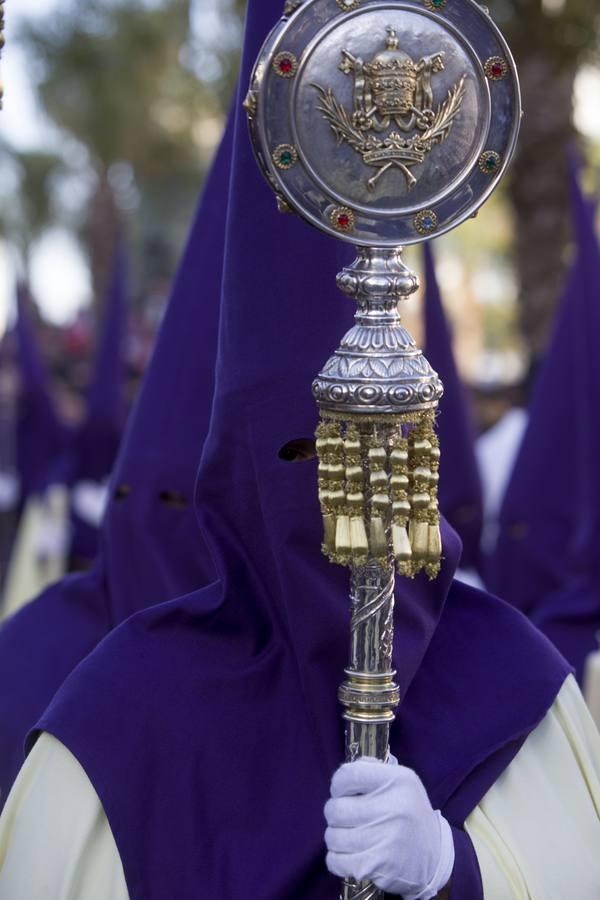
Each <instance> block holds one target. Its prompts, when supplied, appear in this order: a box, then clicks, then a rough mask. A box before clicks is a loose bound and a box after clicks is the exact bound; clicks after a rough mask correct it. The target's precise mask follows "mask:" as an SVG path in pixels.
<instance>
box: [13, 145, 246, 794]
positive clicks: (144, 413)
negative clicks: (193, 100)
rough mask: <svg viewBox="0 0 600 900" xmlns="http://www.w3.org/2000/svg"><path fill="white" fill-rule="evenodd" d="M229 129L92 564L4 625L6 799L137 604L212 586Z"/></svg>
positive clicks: (128, 439)
mask: <svg viewBox="0 0 600 900" xmlns="http://www.w3.org/2000/svg"><path fill="white" fill-rule="evenodd" d="M230 156H231V131H230V130H229V131H228V132H227V134H226V136H225V139H224V141H223V144H222V146H221V149H220V151H219V154H218V157H217V160H216V162H215V164H214V166H213V169H212V172H211V174H210V176H209V179H208V183H207V187H206V190H205V194H204V198H203V201H202V203H201V205H200V207H199V210H198V213H197V215H196V219H195V222H194V226H193V228H192V232H191V235H190V238H189V241H188V246H187V249H186V252H185V255H184V258H183V261H182V264H181V266H180V269H179V272H178V275H177V278H176V281H175V284H174V287H173V293H172V297H171V300H170V303H169V306H168V309H167V313H166V316H165V319H164V322H163V324H162V327H161V331H160V335H159V338H158V342H157V345H156V349H155V351H154V355H153V358H152V362H151V364H150V367H149V369H148V372H147V374H146V377H145V380H144V384H143V387H142V390H141V393H140V396H139V398H138V401H137V404H136V407H135V409H134V412H133V413H132V415H131V417H130V419H129V423H128V427H127V431H126V435H125V438H124V440H123V444H122V446H121V451H120V454H119V458H118V461H117V465H116V468H115V471H114V474H113V478H112V482H111V500H110V503H109V506H108V510H107V515H106V517H105V521H104V524H103V527H102V529H101V534H100V544H101V546H100V553H99V556H98V559H97V561H96V564H95V566H94V568H93V569H92V570H91V571H90V572H88V573H86V574H84V575H76V576H70V577H68V578H66V579H65V580H63V581H61V582H59V583H58V584H56V585H54V586H53V587H51V588H49V589H48V590H47V591H45V592H44V593H43V594H42V595H41V596H40V597H39V598H37V599H36V600H35V601H33V602H32V603H30V604H29V605H28V606H26V607H25V608H24V609H23V610H21V612H19V613H18V614H17V615H16V616H14V617H13V618H12V619H10V620H9V621H8V622H7V623H5V625H3V627H2V629H1V630H0V721H1V722H2V727H1V728H0V802H2V803H3V802H4V800H5V799H6V796H7V793H8V791H9V790H10V787H11V785H12V782H13V780H14V778H15V776H16V774H17V772H18V770H19V768H20V766H21V764H22V761H23V743H24V740H25V736H26V734H27V732H28V730H29V729H30V728H31V727H32V725H33V724H35V722H36V720H37V719H38V717H39V716H40V715H41V713H42V712H43V710H44V709H45V707H46V706H47V704H48V703H49V702H50V700H51V698H52V696H53V694H54V693H55V691H56V690H57V689H58V688H59V687H60V685H61V684H62V682H63V680H64V679H65V678H66V677H67V675H69V673H70V672H71V671H72V670H73V668H74V667H75V666H76V665H77V664H78V663H79V662H80V661H81V660H82V659H83V658H84V657H85V656H86V655H87V654H88V653H89V652H90V651H91V650H92V649H93V648H94V647H95V646H96V645H97V643H98V642H99V641H100V640H101V639H102V638H103V637H104V636H105V635H106V634H107V633H108V632H109V631H110V630H111V629H112V628H114V627H115V625H117V624H118V623H120V622H122V621H123V620H124V619H126V618H127V617H128V616H130V615H131V614H132V613H134V612H137V611H138V610H141V609H144V608H145V607H147V606H149V605H151V604H153V603H157V602H159V601H163V600H164V599H165V597H170V596H177V595H178V594H181V593H185V592H187V591H191V590H193V589H195V588H197V587H198V586H200V585H204V584H207V583H209V581H210V580H211V579H212V577H213V571H214V570H213V566H212V563H211V561H210V557H209V555H208V553H207V550H206V548H205V544H204V542H203V540H202V537H201V534H200V531H199V529H198V526H197V522H196V515H195V512H194V506H193V502H192V500H193V491H194V480H195V476H196V471H197V467H198V456H199V454H200V451H201V449H202V444H203V442H204V439H205V437H206V432H207V429H208V421H209V417H210V408H211V401H212V392H213V383H214V364H215V355H216V345H217V328H218V316H219V295H220V290H221V273H222V262H223V249H222V248H223V235H224V229H225V208H224V205H223V186H224V185H225V184H226V183H227V179H228V168H229V161H230Z"/></svg>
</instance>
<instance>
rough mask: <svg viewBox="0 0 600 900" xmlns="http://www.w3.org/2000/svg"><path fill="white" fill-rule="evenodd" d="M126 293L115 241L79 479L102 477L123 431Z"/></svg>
mask: <svg viewBox="0 0 600 900" xmlns="http://www.w3.org/2000/svg"><path fill="white" fill-rule="evenodd" d="M127 292H128V260H127V252H126V248H125V244H124V241H123V240H122V239H121V238H118V239H117V243H116V247H115V254H114V259H113V266H112V272H111V277H110V283H109V287H108V293H107V297H106V303H105V307H104V322H103V327H102V331H101V334H100V340H99V343H98V347H97V351H96V359H95V362H94V367H93V371H92V377H91V380H90V384H89V388H88V392H87V409H86V418H85V422H84V425H83V429H84V431H86V432H87V438H86V442H85V443H86V447H85V448H82V449H84V450H85V458H84V459H82V462H81V472H80V477H85V478H91V479H93V480H95V481H99V480H101V479H103V478H105V477H106V476H107V475H108V474H109V472H110V470H111V469H112V465H113V463H114V460H115V457H116V454H117V450H118V447H119V440H120V438H121V433H122V429H123V420H124V415H125V398H124V386H125V385H124V382H125V341H126V337H127Z"/></svg>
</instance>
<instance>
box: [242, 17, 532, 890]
mask: <svg viewBox="0 0 600 900" xmlns="http://www.w3.org/2000/svg"><path fill="white" fill-rule="evenodd" d="M245 105H246V109H247V112H248V118H249V122H250V132H251V137H252V142H253V146H254V150H255V153H256V157H257V160H258V163H259V165H260V167H261V169H262V171H263V174H264V175H265V177H266V178H267V180H268V182H269V184H270V185H271V187H272V188H273V190H274V191H275V193H276V195H277V203H278V206H279V209H280V210H281V211H282V212H293V213H296V214H298V215H300V216H301V217H302V218H304V219H305V220H306V221H307V222H309V223H310V224H312V225H315V226H317V227H318V228H320V229H322V230H323V231H326V232H327V233H329V234H332V235H335V236H336V237H339V238H341V239H342V240H344V241H350V242H352V243H353V244H355V245H356V246H357V248H358V256H357V258H356V260H355V262H354V263H353V264H352V265H351V266H349V267H348V268H346V269H344V270H343V271H342V272H341V273H340V274H339V275H338V279H337V283H338V287H339V288H340V290H341V291H343V293H345V294H347V295H349V296H350V297H353V298H354V300H355V301H356V303H357V312H356V321H355V324H354V326H353V327H352V328H351V330H350V331H349V332H348V334H346V335H345V337H344V338H343V340H342V343H341V346H340V347H339V349H338V350H337V351H336V352H335V353H334V355H333V356H332V357H331V359H330V360H329V361H328V362H327V363H326V364H325V366H324V368H323V369H322V371H321V372H320V374H319V375H318V377H317V378H316V380H315V382H314V384H313V394H314V397H315V399H316V401H317V403H318V406H319V410H320V413H321V423H320V425H319V428H318V431H317V451H318V455H319V498H320V502H321V509H322V512H323V523H324V540H323V551H324V553H326V555H327V556H328V557H329V558H330V559H331V560H332V561H333V562H336V563H340V564H342V565H348V566H349V567H350V569H351V604H352V625H351V641H350V662H349V665H348V668H347V669H346V679H345V681H344V683H343V684H342V686H341V688H340V691H339V697H340V701H341V703H342V705H343V707H344V718H345V720H346V759H347V760H349V761H351V760H354V759H357V758H358V757H360V756H373V757H376V758H377V759H381V760H383V761H385V760H386V759H387V758H388V755H389V730H390V725H391V724H392V722H393V720H394V710H395V709H396V707H397V706H398V703H399V702H400V695H399V690H398V686H397V685H396V684H395V682H394V674H395V673H394V671H393V669H392V644H393V612H394V587H395V579H396V574H397V573H398V574H399V575H400V576H401V577H406V578H414V577H416V576H418V577H423V575H422V574H420V573H423V572H424V573H425V574H426V575H427V576H429V577H430V578H435V577H436V575H437V573H438V571H439V567H440V558H441V553H442V547H441V540H440V528H439V518H440V517H439V510H438V504H437V483H438V469H439V457H440V450H439V445H438V441H437V437H436V435H435V431H434V418H435V411H436V409H437V406H438V402H439V400H440V398H441V396H442V393H443V388H442V384H441V382H440V380H439V378H438V376H437V374H436V373H435V372H434V371H433V369H432V368H431V366H430V365H429V363H428V362H427V360H426V359H425V357H424V356H423V354H422V352H421V351H420V350H419V349H418V348H417V346H416V345H415V342H414V340H413V339H412V337H411V336H410V334H409V333H408V332H407V331H406V329H405V328H403V326H402V324H401V321H400V314H399V312H398V306H399V301H401V300H404V299H406V298H408V297H409V296H410V295H411V294H413V293H414V292H415V291H416V290H417V288H418V279H417V277H416V275H414V274H413V273H412V272H410V271H409V269H408V268H407V267H406V266H405V264H404V262H403V261H402V248H403V247H404V246H405V245H407V244H415V243H418V242H421V241H425V240H427V239H429V238H431V237H434V236H436V235H439V234H443V233H444V232H446V231H449V230H450V229H451V228H454V227H456V226H457V225H459V224H460V223H461V222H463V221H464V220H465V219H467V218H468V217H470V216H473V215H475V213H476V211H477V209H478V208H479V207H480V206H481V204H482V203H483V202H484V201H485V200H486V199H487V197H488V196H489V195H490V194H491V193H492V191H493V190H494V188H495V187H496V185H497V184H498V182H499V180H500V178H501V177H502V175H503V174H504V172H505V171H506V168H507V166H508V164H509V162H510V158H511V156H512V154H513V151H514V147H515V143H516V139H517V134H518V130H519V121H520V115H521V105H520V96H519V84H518V79H517V73H516V70H515V65H514V62H513V59H512V57H511V54H510V51H509V49H508V47H507V45H506V43H505V41H504V39H503V37H502V35H501V34H500V32H499V31H498V29H497V28H496V27H495V25H494V24H493V22H492V21H491V19H490V17H489V14H488V12H487V10H485V9H484V8H483V7H481V6H479V5H478V4H477V3H475V2H474V0H288V2H287V3H286V5H285V9H284V15H283V18H282V19H281V20H280V22H279V23H278V24H277V25H276V26H275V28H274V29H273V31H272V32H271V34H270V35H269V36H268V38H267V40H266V42H265V44H264V46H263V48H262V50H261V52H260V55H259V58H258V61H257V63H256V66H255V68H254V71H253V74H252V79H251V84H250V90H249V93H248V97H247V99H246V104H245ZM342 897H343V898H344V900H350V898H352V900H359V898H360V900H367V898H369V900H382V898H383V892H382V891H380V890H378V889H377V888H376V887H375V886H374V885H373V884H370V883H368V882H363V883H358V882H355V881H352V880H348V881H345V882H344V884H343V892H342Z"/></svg>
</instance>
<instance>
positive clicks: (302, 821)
mask: <svg viewBox="0 0 600 900" xmlns="http://www.w3.org/2000/svg"><path fill="white" fill-rule="evenodd" d="M279 11H280V3H279V0H250V3H249V7H248V20H247V26H246V42H245V52H244V59H243V73H244V74H243V77H242V85H244V84H245V83H247V78H248V73H249V69H250V66H251V65H252V62H253V61H254V58H255V56H256V54H257V52H258V49H259V46H260V43H261V41H262V40H263V38H264V37H265V34H266V31H267V29H268V27H269V26H270V25H272V24H273V20H274V18H275V16H276V15H277V14H278V12H279ZM243 96H244V90H243V89H242V91H241V93H240V96H239V97H238V105H237V111H236V134H235V142H234V152H233V158H232V165H231V173H232V177H231V182H230V186H229V203H228V216H227V223H228V224H227V237H226V253H225V267H224V278H223V292H222V299H221V321H220V330H219V350H218V359H217V367H216V388H215V398H214V404H213V415H212V419H211V424H210V431H209V435H208V438H207V441H206V443H205V445H204V450H203V453H202V459H201V464H200V470H199V476H198V482H197V497H196V499H197V508H198V514H199V518H200V523H201V527H202V531H203V534H204V537H205V540H206V542H207V544H208V546H209V549H210V552H211V556H212V558H213V561H214V564H215V567H216V571H217V576H218V579H219V580H218V581H215V582H214V583H213V584H212V585H211V586H209V587H207V588H204V589H203V590H200V591H197V592H193V593H190V594H189V595H187V596H185V597H183V598H180V599H177V600H173V601H170V602H167V603H165V604H163V605H159V606H156V607H154V608H153V609H151V610H146V611H143V612H141V613H139V614H138V615H136V616H134V617H132V618H131V619H130V620H129V621H128V622H126V623H125V624H123V625H122V626H121V627H119V628H118V629H116V630H115V631H114V632H113V633H112V634H111V635H110V636H109V637H108V638H107V639H106V640H105V641H104V642H103V643H102V645H101V646H100V647H98V648H97V650H96V651H95V652H94V653H92V654H91V655H90V656H89V657H88V658H87V659H86V660H85V661H84V662H83V663H82V665H81V666H80V667H78V669H77V670H76V672H74V673H73V675H72V676H71V677H70V678H69V679H68V680H67V682H66V683H65V685H64V686H63V688H62V689H61V691H60V692H59V693H58V694H57V695H56V697H55V698H54V700H53V702H52V704H51V706H50V707H49V709H48V711H47V712H46V713H45V714H44V716H43V717H42V719H41V721H40V723H39V725H38V727H39V728H40V729H43V730H47V731H49V732H51V733H52V734H54V735H56V736H57V737H58V738H59V739H60V740H61V741H63V742H64V743H65V745H66V746H67V747H68V748H69V749H70V750H71V752H72V753H73V754H74V755H75V756H76V757H77V759H78V760H79V761H80V762H81V764H82V765H83V767H84V768H85V770H86V772H87V774H88V776H89V777H90V779H91V781H92V783H93V785H94V787H95V789H96V790H97V792H98V794H99V797H100V799H101V801H102V804H103V805H104V808H105V810H106V813H107V815H108V819H109V822H110V826H111V828H112V832H113V834H114V836H115V839H116V842H117V846H118V849H119V852H120V855H121V858H122V860H123V864H124V870H125V875H126V879H127V884H128V888H129V893H130V897H131V900H165V898H166V897H181V898H186V900H192V898H196V897H197V898H204V897H218V898H222V900H242V898H247V897H260V898H261V900H284V898H286V900H287V898H289V900H292V898H298V897H310V898H311V900H330V898H331V897H334V896H336V890H337V888H338V885H337V881H336V879H335V878H333V877H332V876H330V875H329V874H328V873H327V870H326V868H325V864H324V857H325V851H324V843H323V833H324V819H323V805H324V803H325V800H326V799H327V796H328V792H329V780H330V777H331V774H332V773H333V771H334V770H335V768H336V767H337V765H338V764H339V763H340V761H341V760H342V758H343V725H342V720H341V715H340V710H339V708H338V704H337V699H336V693H337V686H338V684H339V682H340V680H341V679H342V677H343V669H344V666H345V664H346V662H347V658H348V643H349V619H350V611H349V601H348V582H349V577H348V572H347V570H345V569H343V568H341V567H338V566H333V565H331V564H330V563H328V562H327V561H326V560H325V559H324V558H323V556H322V554H321V552H320V538H321V517H320V512H319V504H318V499H317V488H316V480H317V474H316V463H315V461H314V460H312V461H308V462H287V461H284V460H282V459H281V458H280V456H279V451H280V449H281V448H282V446H284V445H285V444H286V443H287V442H288V441H290V440H291V439H295V438H299V437H310V436H311V435H312V434H313V433H314V428H315V425H316V418H317V416H316V410H315V406H314V403H313V400H312V398H311V391H310V385H311V380H312V378H313V376H314V375H315V373H316V372H317V371H318V370H319V367H320V366H321V365H322V364H323V362H324V361H325V359H326V358H327V356H328V355H330V353H331V352H332V350H333V349H334V348H335V347H336V346H337V344H338V343H339V340H340V338H341V336H342V334H343V331H344V329H345V328H347V327H348V326H349V325H350V322H351V314H352V310H351V309H350V308H349V304H348V302H347V300H344V299H343V298H341V297H340V296H338V295H336V290H335V274H336V272H337V271H338V269H339V267H340V262H341V260H340V259H338V258H337V257H338V256H339V254H340V249H339V247H338V246H337V242H335V241H332V240H331V239H330V238H327V237H325V236H323V235H320V234H319V233H318V232H316V231H312V230H311V229H310V228H308V227H307V226H306V225H305V224H303V223H302V222H300V221H299V220H297V219H295V218H294V217H292V216H288V217H280V216H279V215H278V214H277V213H276V211H275V204H274V199H273V196H272V194H271V191H270V189H269V188H268V186H267V185H266V184H264V183H263V181H262V180H261V178H260V176H259V174H258V172H257V169H256V164H255V162H254V159H253V157H252V153H251V149H250V146H249V142H248V136H247V128H246V122H245V114H244V112H243V110H242V106H241V100H242V99H243ZM226 202H227V197H226V195H225V194H223V203H226ZM344 256H345V254H344ZM443 538H444V556H445V560H444V564H443V571H442V574H441V576H440V577H439V578H438V579H437V580H436V581H434V582H431V583H430V582H429V581H428V580H427V579H426V578H424V577H418V578H417V579H415V581H414V582H411V581H408V580H402V579H399V581H398V585H397V590H396V597H397V609H396V616H395V626H396V643H395V648H396V649H395V663H396V667H397V670H398V680H399V683H400V686H401V690H402V696H403V704H402V707H401V710H400V713H399V717H398V721H397V723H396V725H395V727H394V729H393V737H392V748H393V752H394V753H395V754H396V755H397V756H398V758H399V759H400V760H401V761H402V762H404V763H407V764H408V765H411V766H413V767H414V768H415V769H416V770H417V772H419V774H420V775H421V777H422V778H423V780H424V783H425V785H426V786H427V789H428V791H429V794H430V797H431V799H432V801H433V802H434V804H436V805H441V806H442V808H443V809H444V811H445V813H446V815H447V816H448V817H449V819H450V821H451V822H452V823H453V825H455V826H456V827H457V830H456V846H457V863H456V866H455V870H454V875H453V897H454V898H460V900H471V898H473V900H475V898H477V900H481V896H482V893H481V883H480V878H479V873H478V867H477V863H476V860H475V856H474V851H473V848H472V846H471V844H470V842H469V840H468V838H467V836H466V834H465V832H464V831H461V830H460V829H461V826H462V824H463V822H464V819H465V816H466V815H467V814H468V813H469V811H470V810H471V809H472V808H473V807H474V806H475V805H476V803H477V802H478V801H479V799H480V798H481V797H482V795H483V794H484V793H485V792H486V790H487V789H488V788H489V786H490V785H491V784H493V782H494V781H495V780H496V778H497V777H498V775H499V774H500V772H502V771H503V770H504V769H505V767H506V766H507V765H508V763H509V762H510V760H511V759H512V757H513V756H514V754H515V753H516V751H517V750H518V748H519V746H520V745H521V743H522V741H523V740H524V739H525V737H526V736H527V734H528V733H529V732H530V731H531V730H532V729H533V728H534V727H535V726H536V725H537V723H538V722H539V721H540V720H541V719H542V718H543V716H544V715H545V714H546V712H547V710H548V709H549V707H550V706H551V704H552V702H553V700H554V698H555V696H556V694H557V692H558V690H559V689H560V686H561V684H562V682H563V680H564V678H565V677H566V674H567V671H568V670H567V667H566V664H565V663H564V662H563V661H562V659H561V658H560V657H559V656H558V654H557V653H556V651H555V650H554V649H553V648H552V647H551V645H550V644H549V642H547V641H546V640H545V639H544V638H543V637H542V636H541V635H539V634H538V633H537V632H536V631H535V630H534V629H533V628H532V627H531V626H530V625H529V624H528V623H527V622H526V621H525V620H524V619H523V618H522V617H521V616H520V615H519V614H518V613H517V612H515V611H514V610H512V609H511V608H510V607H508V606H506V605H505V604H503V603H502V602H500V601H498V600H496V599H495V598H493V597H490V596H488V595H486V594H482V593H480V592H477V591H474V590H472V589H470V588H467V587H466V586H464V585H461V584H460V583H454V584H453V582H452V576H453V573H454V569H455V566H456V563H457V560H458V557H459V554H460V542H459V540H458V538H457V537H456V535H455V534H454V532H452V530H451V529H450V528H449V527H448V526H446V525H445V526H444V534H443Z"/></svg>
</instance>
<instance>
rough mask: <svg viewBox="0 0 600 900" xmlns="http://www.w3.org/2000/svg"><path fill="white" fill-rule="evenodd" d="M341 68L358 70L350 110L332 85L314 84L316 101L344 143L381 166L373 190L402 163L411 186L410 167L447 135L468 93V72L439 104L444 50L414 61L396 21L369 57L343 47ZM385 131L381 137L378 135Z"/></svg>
mask: <svg viewBox="0 0 600 900" xmlns="http://www.w3.org/2000/svg"><path fill="white" fill-rule="evenodd" d="M339 68H340V70H341V71H342V72H343V73H344V74H345V75H353V76H354V95H353V96H354V103H353V109H352V112H351V113H350V112H349V111H348V110H347V109H346V108H345V107H344V106H343V105H342V104H341V103H340V102H339V100H338V99H337V98H336V96H335V94H334V93H333V90H332V89H331V88H327V89H325V88H323V87H321V86H320V85H314V87H315V88H316V90H317V91H318V92H319V94H320V104H319V106H318V107H317V108H318V110H319V111H320V112H321V113H322V114H323V116H324V118H325V119H326V120H327V121H328V122H329V124H330V126H331V129H332V131H333V132H334V134H335V136H336V137H337V139H338V141H339V142H340V143H343V142H346V143H348V144H350V146H351V147H352V148H353V149H354V150H356V152H357V153H359V154H360V155H361V156H362V158H363V161H364V162H365V164H366V165H368V166H373V167H375V168H376V169H377V172H376V173H375V174H374V175H373V176H372V177H371V178H369V180H368V181H367V185H368V187H369V188H370V189H371V190H372V189H374V188H375V185H376V184H377V182H378V181H379V179H380V178H382V177H383V175H384V174H385V173H386V172H388V171H389V170H390V169H392V168H398V169H400V170H401V171H402V173H403V174H404V176H405V178H406V183H407V186H408V187H409V188H411V187H413V186H414V185H415V184H416V183H417V178H416V176H415V175H414V174H413V172H412V171H411V170H412V168H413V167H414V166H417V165H421V164H422V163H424V162H425V159H426V157H427V154H428V153H429V152H430V150H431V149H432V148H433V147H434V146H435V145H436V144H440V143H441V142H442V141H445V140H446V138H447V137H448V135H449V133H450V129H451V127H452V124H453V122H454V120H455V119H456V117H457V115H458V113H459V111H460V109H461V106H462V102H463V99H464V94H465V77H466V76H464V75H463V77H462V78H461V79H460V81H458V82H457V83H456V84H455V85H454V86H453V87H452V88H451V89H450V90H449V91H448V94H447V96H446V99H445V100H444V101H443V102H442V103H441V104H440V105H439V106H437V107H435V108H434V102H433V80H434V77H435V75H437V74H438V73H439V72H441V71H442V70H443V68H444V54H443V53H441V52H437V53H433V54H432V55H431V56H424V57H422V58H421V59H420V60H418V61H417V62H415V61H414V60H413V59H412V58H411V57H410V56H409V55H408V53H406V52H405V51H404V50H402V48H401V47H400V39H399V37H398V34H397V33H396V30H395V29H394V28H392V26H391V25H390V26H388V28H387V39H386V41H385V49H384V50H382V51H381V52H380V53H378V54H377V55H376V56H375V57H374V58H373V59H372V60H371V61H370V62H364V61H363V60H362V59H360V57H355V56H353V55H352V54H351V53H350V52H349V51H348V50H342V61H341V63H340V65H339ZM378 135H381V137H378Z"/></svg>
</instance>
